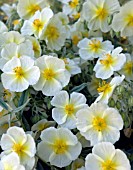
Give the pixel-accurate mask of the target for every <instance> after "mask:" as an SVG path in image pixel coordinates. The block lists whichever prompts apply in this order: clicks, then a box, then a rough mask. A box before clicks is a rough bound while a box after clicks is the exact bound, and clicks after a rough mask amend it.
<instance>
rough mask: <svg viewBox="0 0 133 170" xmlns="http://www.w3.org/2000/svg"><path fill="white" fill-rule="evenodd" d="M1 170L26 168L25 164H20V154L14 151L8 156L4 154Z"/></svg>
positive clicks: (0, 165) (21, 169)
mask: <svg viewBox="0 0 133 170" xmlns="http://www.w3.org/2000/svg"><path fill="white" fill-rule="evenodd" d="M0 169H1V170H25V168H24V166H22V165H20V160H19V156H18V155H17V154H16V153H15V152H12V153H10V154H9V155H7V156H3V157H2V158H1V161H0Z"/></svg>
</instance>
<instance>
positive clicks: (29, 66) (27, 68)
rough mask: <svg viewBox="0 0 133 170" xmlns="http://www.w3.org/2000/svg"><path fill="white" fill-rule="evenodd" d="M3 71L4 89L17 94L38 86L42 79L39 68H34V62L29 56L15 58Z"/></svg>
mask: <svg viewBox="0 0 133 170" xmlns="http://www.w3.org/2000/svg"><path fill="white" fill-rule="evenodd" d="M2 71H3V72H4V73H2V75H1V79H2V83H3V86H4V88H5V89H9V90H10V91H15V92H22V91H24V90H26V89H27V88H28V87H29V85H34V84H36V83H37V81H38V80H39V77H40V70H39V68H38V67H37V66H34V60H32V59H31V58H30V57H27V56H22V57H21V58H17V57H13V58H12V59H11V60H10V61H8V62H7V63H6V64H5V65H4V67H3V69H2Z"/></svg>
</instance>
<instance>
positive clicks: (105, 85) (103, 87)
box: [97, 81, 111, 93]
mask: <svg viewBox="0 0 133 170" xmlns="http://www.w3.org/2000/svg"><path fill="white" fill-rule="evenodd" d="M110 90H111V85H110V83H106V81H102V83H101V84H100V86H99V87H98V88H97V91H98V93H102V92H104V93H108V92H109V91H110Z"/></svg>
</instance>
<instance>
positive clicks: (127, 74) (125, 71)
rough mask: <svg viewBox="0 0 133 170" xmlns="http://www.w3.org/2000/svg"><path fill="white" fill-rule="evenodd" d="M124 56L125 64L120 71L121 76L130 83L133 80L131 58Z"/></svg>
mask: <svg viewBox="0 0 133 170" xmlns="http://www.w3.org/2000/svg"><path fill="white" fill-rule="evenodd" d="M125 55H126V63H125V64H124V66H123V68H122V70H120V73H121V74H124V75H125V79H126V80H128V81H130V80H133V56H132V55H130V54H125Z"/></svg>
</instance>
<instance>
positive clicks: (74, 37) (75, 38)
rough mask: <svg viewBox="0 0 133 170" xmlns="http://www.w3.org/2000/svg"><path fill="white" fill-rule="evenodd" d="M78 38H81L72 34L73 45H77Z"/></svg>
mask: <svg viewBox="0 0 133 170" xmlns="http://www.w3.org/2000/svg"><path fill="white" fill-rule="evenodd" d="M80 40H81V38H79V37H78V36H77V35H74V36H73V37H72V42H73V44H74V45H77V44H78V42H79V41H80Z"/></svg>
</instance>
